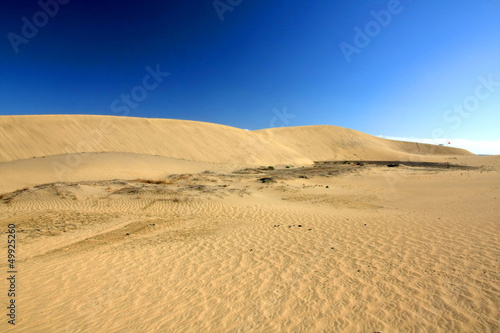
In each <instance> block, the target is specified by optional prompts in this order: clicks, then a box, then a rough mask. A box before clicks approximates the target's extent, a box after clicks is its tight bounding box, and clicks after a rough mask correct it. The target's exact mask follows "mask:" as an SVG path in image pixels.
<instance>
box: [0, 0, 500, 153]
mask: <svg viewBox="0 0 500 333" xmlns="http://www.w3.org/2000/svg"><path fill="white" fill-rule="evenodd" d="M57 1H59V2H57ZM40 3H41V4H48V5H47V6H45V7H46V8H48V10H45V11H44V9H43V8H42V7H44V6H41V5H40ZM54 4H57V7H58V8H57V9H56V8H55V6H54ZM40 12H41V13H40ZM46 12H50V14H52V15H48V14H46ZM23 18H25V19H24V20H23ZM499 18H500V0H480V1H476V2H473V1H465V0H455V1H451V0H450V1H448V0H442V1H433V2H429V1H422V0H412V1H411V0H401V1H395V0H391V1H375V0H373V1H357V2H354V1H333V0H332V1H326V0H323V1H320V0H311V1H307V2H304V1H255V0H254V1H250V0H220V1H215V2H214V1H213V0H209V1H141V2H139V1H96V0H89V1H83V0H69V1H68V0H41V2H37V1H21V0H16V1H14V0H7V1H4V2H2V11H1V13H0V27H1V29H2V31H1V33H2V36H3V37H2V40H3V41H2V43H0V52H1V57H0V66H1V73H0V115H13V114H14V115H15V114H104V115H122V114H126V115H128V116H134V117H156V118H177V119H189V120H199V121H207V122H214V123H219V124H224V125H229V126H235V127H239V128H245V129H250V130H253V129H260V128H268V127H273V126H301V125H319V124H328V125H337V126H343V127H348V128H352V129H356V130H359V131H362V132H366V133H369V134H373V135H381V136H386V137H401V138H422V139H427V140H428V139H443V140H448V139H450V140H452V142H453V140H458V139H460V140H469V141H482V142H483V143H484V142H490V148H491V147H493V148H491V149H493V150H491V149H490V148H488V150H487V151H486V150H481V149H475V151H474V152H476V153H486V152H487V153H497V154H500V147H498V149H497V150H496V151H495V144H493V146H492V144H491V142H497V143H498V140H500V134H499V133H500V131H499V127H500V126H499V125H500V19H499ZM377 19H378V20H377ZM26 22H28V23H26ZM29 25H33V26H32V27H34V28H35V29H36V30H37V32H36V34H35V33H33V31H32V30H30V29H29ZM360 31H361V33H360ZM346 50H347V51H346ZM353 50H354V51H353ZM146 68H149V71H148V69H146ZM151 71H153V72H154V71H160V72H161V73H166V72H168V73H169V74H168V76H167V75H166V74H161V75H160V76H158V75H157V78H158V80H156V81H155V79H154V78H153V77H150V78H149V79H148V78H146V85H147V86H148V89H146V88H145V83H144V79H145V77H146V76H147V75H150V72H151ZM150 76H151V75H150ZM127 95H128V96H129V98H128V102H126V101H125V100H124V99H123V96H125V98H126V96H127ZM130 96H132V97H130ZM134 96H135V97H134ZM113 103H114V104H113ZM125 110H126V112H125ZM456 142H460V141H456ZM484 145H486V144H484Z"/></svg>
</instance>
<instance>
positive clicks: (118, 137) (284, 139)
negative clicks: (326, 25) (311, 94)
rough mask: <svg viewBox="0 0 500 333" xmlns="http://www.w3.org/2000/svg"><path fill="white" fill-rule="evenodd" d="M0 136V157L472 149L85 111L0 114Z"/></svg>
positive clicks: (256, 159) (258, 157)
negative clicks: (82, 113) (25, 114)
mask: <svg viewBox="0 0 500 333" xmlns="http://www.w3.org/2000/svg"><path fill="white" fill-rule="evenodd" d="M0 142H2V149H1V151H0V162H8V161H13V160H19V159H27V158H33V157H42V156H52V155H59V154H69V153H82V152H86V153H96V152H123V153H137V154H149V155H159V156H164V157H170V158H176V159H186V160H193V161H202V162H214V163H227V162H231V163H240V164H253V165H263V164H284V163H294V164H308V163H309V164H310V163H312V161H315V160H332V159H348V158H352V157H357V158H358V159H373V158H375V157H377V158H379V159H380V158H386V159H397V158H399V159H401V158H409V157H410V156H411V155H412V154H415V155H432V154H434V155H442V154H444V155H467V154H470V153H469V152H467V151H465V150H462V149H456V148H448V147H439V146H433V145H426V144H415V143H410V142H397V141H392V140H386V139H382V138H378V137H374V136H371V135H368V134H364V133H361V132H358V131H354V130H350V129H346V128H341V127H336V126H305V127H293V128H275V129H268V130H260V131H253V132H251V131H245V130H242V129H238V128H234V127H229V126H223V125H217V124H211V123H202V122H195V121H185V120H172V119H146V118H128V117H107V116H83V115H79V116H69V115H45V116H2V117H0Z"/></svg>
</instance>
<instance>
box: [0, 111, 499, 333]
mask: <svg viewBox="0 0 500 333" xmlns="http://www.w3.org/2000/svg"><path fill="white" fill-rule="evenodd" d="M2 118H3V119H2ZM105 118H107V117H88V116H79V117H74V118H72V117H70V116H50V117H49V116H37V117H31V116H30V117H28V116H26V117H5V118H4V117H0V133H2V134H1V135H3V138H2V140H4V141H2V142H5V144H4V145H2V151H1V152H0V153H1V156H2V159H3V162H2V163H0V171H1V172H2V175H3V177H2V181H1V182H0V192H1V193H2V194H0V195H1V196H2V198H1V199H0V228H1V232H2V234H0V247H1V253H4V258H3V259H2V261H1V262H2V264H1V266H0V269H1V272H2V280H3V281H4V282H3V283H2V284H0V287H1V288H2V290H3V291H1V293H0V295H1V296H0V300H1V302H2V304H6V303H7V301H8V298H7V293H6V292H7V289H8V285H7V283H6V282H5V281H6V279H5V278H4V276H5V277H7V274H6V273H5V272H6V270H7V265H6V262H7V258H6V253H7V234H6V233H5V232H6V230H7V225H8V224H10V223H14V224H16V229H17V239H16V240H17V248H16V251H17V252H16V253H17V265H18V273H17V293H16V304H18V307H17V313H16V315H17V317H16V318H17V319H16V326H15V327H12V325H9V324H7V320H6V318H5V317H6V316H5V314H4V315H3V316H2V317H4V318H3V319H2V321H1V322H0V331H2V332H3V331H7V332H10V331H19V332H138V331H139V332H378V331H381V332H496V331H498V329H499V327H500V314H499V307H500V301H499V300H500V274H499V272H500V269H499V268H500V265H499V262H498V259H499V258H500V245H499V244H500V242H499V240H500V239H499V236H500V222H499V219H498V216H500V209H499V207H500V205H499V204H498V200H500V189H499V183H500V182H499V180H500V156H487V157H480V156H475V155H473V154H471V153H468V152H466V151H463V150H458V149H451V148H446V147H439V146H430V145H418V146H417V145H416V144H414V143H399V142H394V141H391V140H384V139H380V138H375V137H372V136H369V135H367V134H363V133H360V132H356V131H352V130H348V129H341V128H337V127H331V126H320V127H304V128H288V129H287V128H279V129H273V130H262V131H256V132H250V131H244V130H239V129H233V128H230V127H226V126H221V125H215V124H204V123H197V122H182V121H170V120H166V121H162V120H150V119H146V120H141V119H133V118H132V119H122V118H120V119H114V118H110V120H111V122H112V123H114V124H117V123H119V124H120V126H117V129H116V131H113V132H110V133H109V135H108V136H107V137H106V139H105V140H104V139H102V140H100V141H98V142H97V141H92V140H93V139H90V140H89V141H86V142H87V143H89V144H88V146H92V145H94V146H93V147H94V148H92V149H93V150H92V149H90V148H89V149H88V150H86V151H84V152H83V153H82V152H81V151H78V148H77V147H74V146H73V145H72V144H71V143H72V142H73V141H74V140H80V139H82V138H84V134H83V133H84V132H85V131H87V130H89V128H92V126H98V125H95V124H99V121H102V119H105ZM71 119H73V120H71ZM116 121H117V122H116ZM134 121H135V122H137V125H134ZM14 123H15V126H17V128H18V132H19V134H16V133H17V132H16V130H15V129H12V127H9V126H14V125H13V124H14ZM7 124H10V125H9V126H7ZM176 124H181V125H182V126H180V128H179V129H177V130H178V133H177V134H175V135H173V134H172V135H171V136H169V135H170V134H169V133H170V132H169V131H166V128H170V127H174V128H176V127H177V126H175V125H176ZM205 125H206V126H205ZM191 126H194V128H191ZM36 128H38V131H39V132H37V133H38V135H37V137H36V138H35V137H31V136H30V134H29V133H30V131H32V130H33V131H34V130H35V129H36ZM44 128H45V129H46V130H45V131H44V130H43V129H44ZM67 128H70V129H67ZM152 128H155V130H153V129H152ZM186 128H187V129H188V131H192V132H190V133H188V134H185V137H184V136H183V135H184V134H182V133H183V129H186ZM79 129H81V132H78V131H79ZM119 129H123V131H121V130H119ZM134 129H135V130H134ZM162 129H163V130H164V136H165V137H168V140H170V139H172V136H174V137H175V136H177V137H182V140H179V142H177V143H175V144H173V143H171V145H169V144H168V143H165V141H164V140H161V139H159V138H156V139H155V137H156V136H157V135H158V132H155V131H160V130H162ZM65 131H67V132H65ZM52 132H59V133H65V134H64V135H59V136H57V135H55V134H54V133H52ZM194 132H199V136H198V137H196V134H195V133H194ZM220 132H222V133H223V134H221V135H223V136H222V137H221V136H219V134H220ZM23 133H25V134H23ZM69 133H72V134H71V135H73V136H70V137H68V135H70V134H69ZM127 133H134V134H133V136H134V137H133V138H132V139H129V140H128V141H127V139H126V135H127ZM115 134H116V137H115V136H114V135H115ZM16 135H17V136H16ZM130 135H131V136H132V134H130ZM205 135H206V137H204V136H205ZM191 136H194V138H193V139H192V140H193V141H190V140H191V139H190V138H191ZM6 137H9V138H10V139H9V140H10V141H5V140H6ZM141 137H144V141H143V142H142V141H140V140H141V139H140V138H141ZM200 137H201V138H202V140H201V139H200ZM37 138H44V139H37ZM46 140H52V141H50V142H51V144H50V145H49V144H48V142H49V141H46ZM119 140H122V141H119ZM123 140H125V141H123ZM147 140H153V141H152V143H151V145H147V144H146V143H147ZM168 140H167V141H168ZM209 140H211V141H209ZM231 140H236V141H231ZM238 140H239V141H238ZM307 140H309V141H307ZM171 142H172V141H171ZM264 143H265V144H264ZM195 145H205V146H203V147H202V148H203V149H201V148H200V147H199V146H198V147H196V146H195ZM238 147H239V148H238ZM255 147H258V148H259V152H261V153H258V154H257V153H256V154H254V155H252V154H251V150H252V149H253V148H255ZM240 148H241V149H240ZM261 148H262V149H261ZM238 149H240V150H238ZM226 153H227V155H226V156H225V155H224V154H226ZM266 154H274V155H273V156H267V155H266ZM322 154H323V155H322ZM155 155H159V156H155ZM33 156H35V157H34V158H33ZM331 160H336V161H338V162H337V163H331V162H330V163H323V162H322V163H316V164H314V163H313V161H331ZM345 160H349V161H351V162H349V163H345ZM370 160H374V161H375V160H376V161H387V162H380V163H371V162H370ZM394 161H399V162H397V163H395V162H394ZM405 161H406V164H405ZM408 161H413V162H414V163H410V162H408ZM424 162H433V163H430V164H426V163H424ZM54 163H55V165H59V169H58V168H57V167H56V168H54ZM387 164H399V165H398V166H395V167H388V166H387ZM60 165H63V166H64V167H61V166H60ZM270 165H272V166H274V170H273V169H272V168H268V166H270ZM65 167H67V168H68V169H65ZM57 170H59V171H57ZM61 170H63V171H61ZM4 308H5V306H4ZM4 312H5V313H7V311H6V309H5V310H4Z"/></svg>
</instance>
